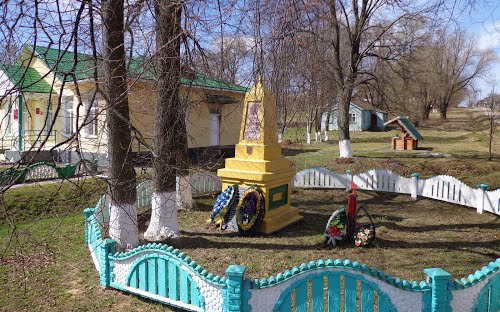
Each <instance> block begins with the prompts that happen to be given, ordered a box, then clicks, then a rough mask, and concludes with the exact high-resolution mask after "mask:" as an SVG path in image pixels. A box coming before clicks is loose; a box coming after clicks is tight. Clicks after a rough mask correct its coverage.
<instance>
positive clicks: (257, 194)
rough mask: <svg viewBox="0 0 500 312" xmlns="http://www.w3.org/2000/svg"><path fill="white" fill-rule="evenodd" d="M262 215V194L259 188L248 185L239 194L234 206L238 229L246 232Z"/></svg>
mask: <svg viewBox="0 0 500 312" xmlns="http://www.w3.org/2000/svg"><path fill="white" fill-rule="evenodd" d="M263 216H264V196H263V195H262V192H261V190H260V188H258V187H256V186H251V187H249V188H248V189H247V190H246V191H245V193H244V194H243V196H241V198H240V201H239V202H238V207H237V208H236V221H237V222H238V227H239V228H240V230H242V231H244V232H246V231H249V230H251V229H252V227H253V226H254V225H256V224H258V223H259V222H260V221H261V220H262V217H263Z"/></svg>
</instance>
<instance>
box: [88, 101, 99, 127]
mask: <svg viewBox="0 0 500 312" xmlns="http://www.w3.org/2000/svg"><path fill="white" fill-rule="evenodd" d="M91 100H92V99H91ZM97 102H98V97H97V94H96V96H95V98H94V101H93V102H92V103H89V106H90V107H89V109H88V115H87V134H89V135H97V127H98V120H97V119H98V118H97V113H98V107H97Z"/></svg>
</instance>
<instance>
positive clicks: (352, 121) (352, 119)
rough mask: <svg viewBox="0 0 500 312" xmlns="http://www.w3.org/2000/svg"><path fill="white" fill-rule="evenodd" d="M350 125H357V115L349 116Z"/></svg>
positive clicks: (351, 114)
mask: <svg viewBox="0 0 500 312" xmlns="http://www.w3.org/2000/svg"><path fill="white" fill-rule="evenodd" d="M349 123H356V114H354V113H350V114H349Z"/></svg>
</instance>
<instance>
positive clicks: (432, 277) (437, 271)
mask: <svg viewBox="0 0 500 312" xmlns="http://www.w3.org/2000/svg"><path fill="white" fill-rule="evenodd" d="M424 274H425V275H427V279H428V283H429V284H430V285H431V312H449V311H451V306H450V300H451V299H452V296H451V291H450V290H449V289H448V285H449V284H450V278H451V274H450V273H448V272H446V271H445V270H443V269H441V268H432V269H424Z"/></svg>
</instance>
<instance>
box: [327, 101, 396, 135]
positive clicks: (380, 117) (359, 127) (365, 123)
mask: <svg viewBox="0 0 500 312" xmlns="http://www.w3.org/2000/svg"><path fill="white" fill-rule="evenodd" d="M349 114H355V115H356V121H355V122H354V123H350V124H349V130H350V131H363V130H368V129H370V128H371V115H372V114H375V115H376V116H377V129H381V130H383V129H385V126H384V122H385V119H386V118H387V114H386V113H383V112H378V111H371V110H363V109H360V108H358V107H357V106H354V105H351V106H350V108H349ZM321 129H322V130H326V113H323V114H322V116H321ZM328 130H338V127H337V112H334V113H332V115H331V117H330V125H329V127H328Z"/></svg>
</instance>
